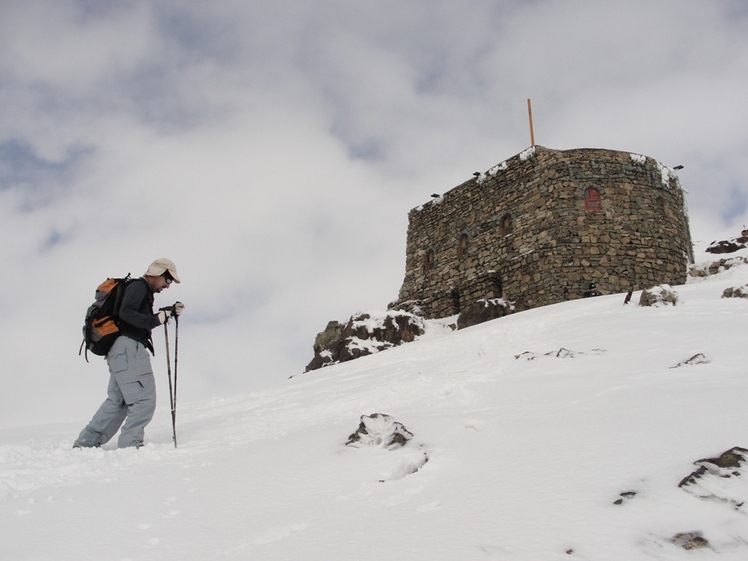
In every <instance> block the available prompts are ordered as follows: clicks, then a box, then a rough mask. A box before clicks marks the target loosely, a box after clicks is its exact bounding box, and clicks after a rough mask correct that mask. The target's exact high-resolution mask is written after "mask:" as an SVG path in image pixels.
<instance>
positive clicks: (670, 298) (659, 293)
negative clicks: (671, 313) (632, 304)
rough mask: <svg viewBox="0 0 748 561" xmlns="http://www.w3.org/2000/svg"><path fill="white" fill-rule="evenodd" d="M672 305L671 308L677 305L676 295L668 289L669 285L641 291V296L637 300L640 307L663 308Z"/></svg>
mask: <svg viewBox="0 0 748 561" xmlns="http://www.w3.org/2000/svg"><path fill="white" fill-rule="evenodd" d="M667 304H672V305H673V306H675V305H677V304H678V293H677V292H676V291H675V290H673V289H672V288H670V285H669V284H661V285H659V286H655V287H652V288H648V289H646V290H642V295H641V297H640V298H639V305H640V306H655V307H658V306H665V305H667Z"/></svg>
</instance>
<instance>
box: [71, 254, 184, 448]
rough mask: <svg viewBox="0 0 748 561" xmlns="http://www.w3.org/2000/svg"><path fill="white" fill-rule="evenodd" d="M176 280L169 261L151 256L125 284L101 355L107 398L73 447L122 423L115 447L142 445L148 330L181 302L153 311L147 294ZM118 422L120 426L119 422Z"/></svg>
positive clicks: (149, 381) (152, 386)
mask: <svg viewBox="0 0 748 561" xmlns="http://www.w3.org/2000/svg"><path fill="white" fill-rule="evenodd" d="M172 282H176V283H177V284H178V283H179V282H180V280H179V276H178V275H177V268H176V266H175V265H174V263H173V262H172V261H171V260H169V259H165V258H161V259H156V260H155V261H154V262H153V263H151V264H150V266H149V267H148V270H147V271H146V272H145V274H144V275H143V276H142V277H140V278H137V279H133V280H132V281H130V282H128V283H127V285H126V286H125V291H124V295H123V297H122V305H121V307H120V311H119V318H120V319H119V328H120V333H121V335H120V336H119V337H117V339H116V340H115V341H114V344H113V345H112V348H111V349H110V350H109V352H108V353H107V355H106V361H107V364H108V365H109V374H110V376H109V386H108V388H107V394H108V397H107V398H106V400H105V401H104V403H102V404H101V407H99V410H98V411H97V412H96V414H95V415H94V416H93V418H92V419H91V421H90V422H89V423H88V425H86V428H84V429H83V430H82V431H81V433H80V436H78V439H77V440H76V441H75V443H74V444H73V448H90V447H99V446H101V445H102V444H104V443H106V442H108V441H109V440H110V439H111V438H112V437H113V436H114V435H115V434H116V433H117V431H118V430H119V429H120V427H122V431H121V432H120V435H119V440H118V443H117V444H118V446H119V447H120V448H126V447H130V446H134V447H136V448H140V447H141V446H143V435H144V433H145V427H146V425H148V423H150V422H151V419H152V418H153V413H154V411H155V410H156V381H155V379H154V377H153V369H152V368H151V357H150V356H148V352H147V351H150V352H151V354H153V342H152V340H151V330H152V329H153V328H154V327H158V326H159V325H162V324H163V323H165V322H167V321H168V320H169V318H170V317H171V316H172V315H175V316H179V315H180V314H181V313H182V310H183V309H184V305H183V304H182V303H180V302H177V303H176V304H174V305H173V306H170V307H168V308H161V309H160V310H159V311H158V312H157V313H154V312H153V295H154V293H159V292H161V291H162V290H165V289H167V288H169V286H170V285H171V283H172ZM123 423H124V425H123Z"/></svg>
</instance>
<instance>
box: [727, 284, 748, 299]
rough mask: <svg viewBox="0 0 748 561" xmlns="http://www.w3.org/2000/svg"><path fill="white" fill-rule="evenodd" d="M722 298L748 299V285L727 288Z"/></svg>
mask: <svg viewBox="0 0 748 561" xmlns="http://www.w3.org/2000/svg"><path fill="white" fill-rule="evenodd" d="M722 298H748V284H746V285H743V286H737V287H732V288H725V290H724V292H722Z"/></svg>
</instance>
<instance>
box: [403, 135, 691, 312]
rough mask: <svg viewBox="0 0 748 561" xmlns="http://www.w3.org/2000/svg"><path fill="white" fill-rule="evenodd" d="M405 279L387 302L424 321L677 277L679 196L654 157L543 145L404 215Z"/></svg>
mask: <svg viewBox="0 0 748 561" xmlns="http://www.w3.org/2000/svg"><path fill="white" fill-rule="evenodd" d="M408 218H409V225H408V238H407V246H406V265H405V279H404V281H403V284H402V287H401V289H400V294H399V297H398V300H397V301H396V302H393V303H392V304H390V308H393V309H401V310H407V311H415V312H416V313H418V314H420V315H422V316H424V317H425V318H427V319H428V318H439V317H447V316H451V315H454V314H457V313H459V312H460V311H461V310H463V309H466V308H467V307H468V306H470V305H471V304H472V303H474V302H475V301H476V300H479V299H492V298H504V299H506V300H509V301H511V302H514V304H515V305H516V308H517V310H521V309H527V308H535V307H538V306H544V305H548V304H554V303H556V302H561V301H564V300H571V299H574V298H580V297H581V296H582V294H583V293H584V291H585V290H587V288H588V286H589V283H590V282H596V283H597V288H598V290H600V291H601V292H602V293H604V294H606V293H614V292H615V293H618V292H626V291H628V290H640V289H643V288H648V287H651V286H654V285H659V284H670V285H678V284H682V283H684V282H685V280H686V275H687V269H688V265H689V263H691V262H693V252H692V247H691V237H690V231H689V225H688V214H687V211H686V204H685V195H684V193H683V189H682V188H681V186H680V182H679V180H678V177H677V175H676V173H675V172H674V171H673V170H672V169H670V168H667V167H665V166H663V165H662V164H660V163H659V162H657V161H655V160H653V159H652V158H649V157H646V156H642V155H639V154H633V153H629V152H618V151H612V150H601V149H575V150H564V151H561V150H551V149H548V148H543V147H541V146H533V147H531V148H528V149H527V150H525V151H524V152H522V153H521V154H518V155H516V156H513V157H512V158H510V159H508V160H506V161H504V162H502V163H501V164H499V165H497V166H494V167H493V168H491V169H489V170H488V171H486V172H484V173H476V174H475V175H474V177H473V178H472V179H470V180H468V181H465V182H464V183H462V184H461V185H458V186H457V187H455V188H454V189H452V190H450V191H448V192H447V193H445V194H444V195H441V196H435V197H434V198H433V199H432V200H431V201H429V202H427V203H426V204H424V205H421V206H419V207H417V208H414V209H413V210H411V211H410V213H409V215H408Z"/></svg>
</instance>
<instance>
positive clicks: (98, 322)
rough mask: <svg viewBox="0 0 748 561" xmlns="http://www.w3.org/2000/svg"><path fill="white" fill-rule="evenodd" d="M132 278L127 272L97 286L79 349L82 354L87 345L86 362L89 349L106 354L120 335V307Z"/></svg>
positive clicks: (87, 314) (87, 313)
mask: <svg viewBox="0 0 748 561" xmlns="http://www.w3.org/2000/svg"><path fill="white" fill-rule="evenodd" d="M130 280H131V279H130V273H127V276H126V277H124V278H119V279H114V278H110V279H107V280H105V281H104V282H102V283H101V284H100V285H99V286H98V288H96V300H95V301H94V303H93V304H91V305H90V306H89V308H88V311H87V312H86V320H85V323H84V324H83V342H82V343H81V347H80V349H79V350H78V355H79V356H80V355H81V353H83V347H84V346H85V347H86V354H85V357H86V362H88V351H91V352H92V353H93V354H95V355H98V356H106V354H107V353H108V352H109V349H111V348H112V345H113V344H114V341H115V339H117V337H119V335H120V332H119V309H120V306H121V305H122V296H123V295H124V293H125V286H126V285H127V283H128V282H130Z"/></svg>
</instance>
